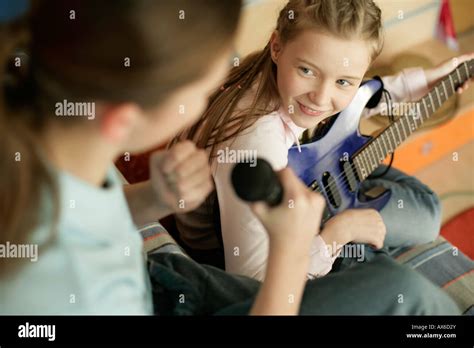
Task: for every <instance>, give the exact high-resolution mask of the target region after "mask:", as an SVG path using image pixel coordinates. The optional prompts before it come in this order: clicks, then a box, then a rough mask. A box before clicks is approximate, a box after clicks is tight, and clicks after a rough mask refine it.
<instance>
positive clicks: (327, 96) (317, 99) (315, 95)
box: [308, 83, 331, 109]
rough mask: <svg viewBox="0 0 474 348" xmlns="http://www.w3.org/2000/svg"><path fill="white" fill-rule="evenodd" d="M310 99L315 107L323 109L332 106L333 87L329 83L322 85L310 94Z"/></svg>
mask: <svg viewBox="0 0 474 348" xmlns="http://www.w3.org/2000/svg"><path fill="white" fill-rule="evenodd" d="M308 97H309V100H310V101H311V103H313V106H316V107H319V108H321V109H323V108H325V107H327V106H328V105H330V104H331V87H330V86H328V84H327V83H321V84H319V85H318V86H317V87H316V88H315V89H314V90H313V91H311V92H310V93H309V94H308Z"/></svg>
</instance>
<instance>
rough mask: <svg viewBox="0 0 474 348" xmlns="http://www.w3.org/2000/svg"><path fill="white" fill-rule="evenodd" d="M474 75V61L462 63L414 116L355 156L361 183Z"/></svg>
mask: <svg viewBox="0 0 474 348" xmlns="http://www.w3.org/2000/svg"><path fill="white" fill-rule="evenodd" d="M472 76H474V59H471V60H470V61H467V62H464V63H462V64H460V65H459V66H458V67H457V68H456V69H455V70H453V71H452V72H451V73H450V74H449V75H448V76H447V77H445V78H444V79H443V80H442V81H441V82H439V83H438V84H437V85H436V86H435V87H434V88H433V89H432V90H431V91H430V92H429V93H428V94H427V95H425V96H424V97H423V98H421V99H420V100H419V101H418V102H416V103H415V106H416V108H414V109H416V110H417V112H416V113H415V115H402V116H401V117H400V118H399V119H398V120H397V121H395V122H393V123H392V124H391V125H390V126H388V127H387V128H385V129H384V130H383V131H382V132H381V133H380V134H379V135H378V136H377V137H375V138H373V139H372V140H370V141H369V142H368V143H367V144H366V145H365V146H364V147H363V148H362V150H360V151H359V152H358V153H356V154H355V155H354V156H353V157H352V161H353V163H354V166H355V169H356V171H357V174H358V175H359V178H360V179H361V181H362V180H364V179H365V178H367V177H368V176H369V175H370V173H372V172H373V171H374V170H375V169H376V168H377V167H378V166H379V165H380V163H381V162H382V161H383V160H384V159H385V158H386V157H387V155H388V154H390V153H392V152H393V151H394V150H395V149H396V148H397V147H398V146H399V145H400V144H401V143H402V142H403V141H404V140H405V139H407V138H408V137H409V136H410V135H411V134H412V133H413V132H415V131H416V130H417V129H418V128H419V127H420V126H421V125H422V124H423V122H425V121H426V120H428V119H429V118H430V117H431V115H433V114H434V113H435V111H436V110H437V109H439V108H440V107H441V105H443V103H444V102H445V101H446V100H448V99H449V97H451V96H452V95H453V94H455V93H456V89H457V88H458V87H459V86H461V85H462V84H463V83H464V82H465V81H466V80H468V79H470V78H471V77H472ZM418 111H419V112H418Z"/></svg>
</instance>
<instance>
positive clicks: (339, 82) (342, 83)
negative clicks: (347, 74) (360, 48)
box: [336, 79, 352, 87]
mask: <svg viewBox="0 0 474 348" xmlns="http://www.w3.org/2000/svg"><path fill="white" fill-rule="evenodd" d="M336 83H337V84H339V85H340V86H342V87H347V86H352V83H350V82H349V81H347V80H342V79H340V80H337V81H336Z"/></svg>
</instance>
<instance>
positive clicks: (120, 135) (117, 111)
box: [99, 103, 140, 144]
mask: <svg viewBox="0 0 474 348" xmlns="http://www.w3.org/2000/svg"><path fill="white" fill-rule="evenodd" d="M139 118H140V108H139V107H138V105H136V104H133V103H124V104H116V105H107V106H104V108H103V110H102V113H101V117H100V118H99V122H100V134H101V135H102V137H103V138H104V139H105V140H106V141H107V142H109V143H111V144H122V143H124V142H125V141H127V139H128V136H129V135H130V134H131V133H132V131H133V128H134V126H135V124H136V123H137V121H138V119H139Z"/></svg>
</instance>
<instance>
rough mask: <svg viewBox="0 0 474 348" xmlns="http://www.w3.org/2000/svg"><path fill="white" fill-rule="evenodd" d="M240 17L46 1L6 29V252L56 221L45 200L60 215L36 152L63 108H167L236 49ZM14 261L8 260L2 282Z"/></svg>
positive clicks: (171, 5) (1, 201)
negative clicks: (72, 104)
mask: <svg viewBox="0 0 474 348" xmlns="http://www.w3.org/2000/svg"><path fill="white" fill-rule="evenodd" d="M240 8H241V0H226V1H221V0H200V1H193V0H173V1H150V0H113V1H96V0H71V1H63V0H38V1H35V2H34V3H33V4H32V9H31V12H30V14H29V16H28V17H27V18H26V19H21V20H20V21H17V22H15V23H10V24H8V25H2V26H1V27H0V82H1V83H2V86H3V88H2V93H1V94H2V95H0V151H1V153H0V244H6V242H9V243H12V244H14V243H15V244H16V243H17V244H20V243H25V242H26V241H27V240H28V239H29V236H30V233H31V232H32V231H33V230H34V228H35V227H36V226H38V224H39V223H40V222H42V221H43V219H45V218H46V217H48V218H49V217H50V216H45V215H44V213H45V212H44V207H43V206H42V203H44V202H43V200H44V197H52V201H53V206H54V207H55V209H53V211H55V212H56V213H55V214H54V216H57V213H58V207H57V195H58V190H57V187H56V183H55V180H54V176H53V175H52V174H51V172H50V170H49V169H48V166H47V164H46V163H45V161H44V160H43V159H42V157H41V154H40V153H39V151H38V150H37V149H38V139H37V137H38V134H40V133H41V131H42V130H43V129H44V128H45V127H47V126H48V123H49V122H62V121H61V120H59V119H58V118H56V119H54V117H52V115H53V110H54V105H55V103H56V102H62V101H63V100H64V99H67V100H68V101H81V102H84V101H106V102H129V101H131V102H135V103H137V104H139V105H140V106H141V107H143V108H150V107H153V106H156V105H158V104H159V103H160V102H161V101H162V100H164V99H165V98H166V97H167V96H168V95H169V94H171V93H172V92H174V91H175V90H176V89H177V88H179V87H181V86H184V85H186V84H188V83H191V82H193V81H194V80H197V79H198V78H200V77H202V76H204V75H205V73H207V71H208V69H209V67H210V66H212V64H210V63H212V62H213V59H214V58H215V57H216V52H221V51H223V50H224V49H228V47H229V42H230V41H231V39H232V37H233V36H234V34H235V31H236V28H237V23H238V19H239V15H240ZM18 62H20V64H17V63H18ZM3 67H5V68H6V69H5V72H4V69H3ZM74 122H76V121H71V122H70V123H71V124H74ZM77 122H79V121H77ZM45 195H46V196H45ZM49 222H51V221H49ZM53 235H54V234H53V233H52V236H53ZM10 262H11V260H10V261H9V260H8V259H2V260H0V274H2V273H4V272H6V271H7V270H10V267H9V266H8V267H7V263H8V264H9V263H10Z"/></svg>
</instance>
